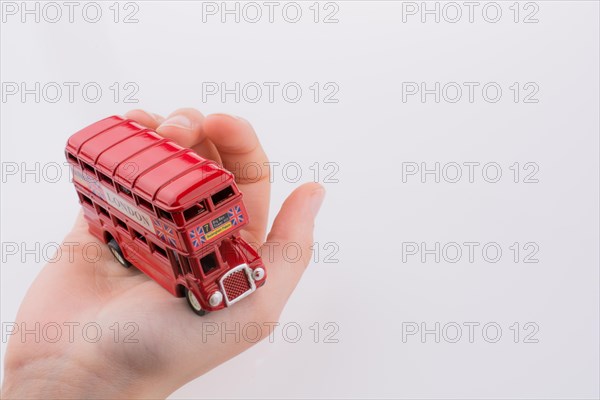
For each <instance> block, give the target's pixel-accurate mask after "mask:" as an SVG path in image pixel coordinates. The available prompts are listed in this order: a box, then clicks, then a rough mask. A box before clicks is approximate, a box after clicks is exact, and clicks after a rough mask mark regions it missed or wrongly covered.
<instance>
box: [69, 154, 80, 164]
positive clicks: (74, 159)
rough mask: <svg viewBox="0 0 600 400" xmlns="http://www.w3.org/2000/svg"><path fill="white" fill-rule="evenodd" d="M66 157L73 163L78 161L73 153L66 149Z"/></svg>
mask: <svg viewBox="0 0 600 400" xmlns="http://www.w3.org/2000/svg"><path fill="white" fill-rule="evenodd" d="M67 159H68V160H69V161H71V162H72V163H75V164H77V163H78V161H77V157H75V156H74V155H73V154H71V153H69V152H68V151H67Z"/></svg>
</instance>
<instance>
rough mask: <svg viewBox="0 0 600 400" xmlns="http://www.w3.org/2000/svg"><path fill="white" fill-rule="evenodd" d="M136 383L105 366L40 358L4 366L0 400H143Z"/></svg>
mask: <svg viewBox="0 0 600 400" xmlns="http://www.w3.org/2000/svg"><path fill="white" fill-rule="evenodd" d="M139 389H140V387H139V380H137V382H136V380H135V379H133V378H132V377H129V376H124V375H120V376H117V375H115V374H114V370H112V371H111V368H110V367H109V366H106V367H103V368H102V369H96V368H94V369H93V370H91V369H89V368H86V367H85V366H83V365H81V364H79V363H77V362H73V361H72V360H56V359H54V360H52V359H42V360H36V361H31V362H27V363H26V364H23V365H20V366H9V365H8V363H7V365H6V369H5V374H4V382H3V384H2V391H1V394H2V395H1V396H0V397H1V398H2V399H27V398H33V399H42V398H44V399H81V398H107V399H121V398H123V399H133V398H140V397H144V396H143V393H141V391H140V390H139Z"/></svg>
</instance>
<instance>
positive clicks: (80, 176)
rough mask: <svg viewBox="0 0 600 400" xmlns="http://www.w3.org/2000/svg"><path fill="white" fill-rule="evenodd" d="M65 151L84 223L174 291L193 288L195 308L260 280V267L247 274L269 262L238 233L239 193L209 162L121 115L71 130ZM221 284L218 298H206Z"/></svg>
mask: <svg viewBox="0 0 600 400" xmlns="http://www.w3.org/2000/svg"><path fill="white" fill-rule="evenodd" d="M66 156H67V160H68V161H69V163H70V165H71V167H72V170H73V183H74V185H75V189H76V190H77V192H78V195H79V199H80V203H81V204H82V207H83V210H84V215H85V218H86V220H87V221H88V223H89V229H90V232H91V233H92V234H93V235H94V236H96V237H98V238H99V239H100V240H102V241H103V242H104V243H109V242H110V241H111V239H114V241H116V243H117V244H118V247H119V248H120V251H121V255H122V256H123V257H124V258H125V259H126V260H127V261H128V262H129V263H131V264H133V265H134V266H135V267H137V268H138V269H140V270H141V271H143V272H144V273H146V275H148V276H149V277H150V278H152V279H154V280H155V281H156V282H157V283H159V284H160V285H161V286H163V287H164V288H165V289H167V290H168V291H169V292H171V293H172V294H173V295H175V296H184V295H185V293H186V291H188V290H189V291H191V293H192V294H193V296H195V298H196V299H197V300H198V302H199V303H200V305H201V307H202V310H201V311H198V310H196V311H197V312H198V313H199V314H202V313H203V312H205V311H215V310H219V309H222V308H224V307H225V306H227V305H228V304H231V303H232V302H235V300H236V299H241V298H242V297H244V296H245V295H248V294H250V293H251V292H252V291H254V289H255V288H256V287H259V286H262V285H263V284H264V283H265V279H266V274H262V275H263V276H262V277H260V279H256V280H255V279H254V278H253V277H254V276H256V275H257V274H255V273H254V271H255V270H256V269H257V268H262V269H263V270H264V269H265V267H264V264H263V262H262V260H261V259H260V257H259V256H258V254H257V253H256V251H255V250H254V249H253V248H252V247H251V246H250V245H249V244H248V243H246V242H245V241H244V240H243V239H242V238H241V237H240V234H239V232H240V229H241V228H243V227H244V226H246V225H247V224H248V214H247V212H246V209H245V207H244V203H243V201H242V193H240V192H239V190H238V188H237V186H236V184H235V180H234V177H233V174H231V173H230V172H229V171H226V170H225V169H223V168H221V167H220V166H219V165H218V164H216V163H215V162H214V161H211V160H206V159H204V158H202V157H200V156H198V155H197V154H196V153H195V152H194V151H192V150H190V149H186V148H183V147H181V146H179V145H177V144H176V143H174V142H172V141H171V140H168V139H164V138H162V137H160V136H159V135H158V134H157V133H155V132H154V131H152V130H150V129H147V128H144V127H143V126H141V125H139V124H137V123H136V122H134V121H131V120H128V119H124V118H121V117H118V116H113V117H109V118H106V119H103V120H101V121H99V122H96V123H95V124H92V125H90V126H88V127H87V128H84V129H82V130H80V131H79V132H77V133H75V134H74V135H73V136H71V137H70V138H69V140H68V142H67V146H66ZM117 260H118V258H117ZM258 275H260V274H258ZM217 291H218V292H221V294H222V296H223V300H222V301H221V303H220V304H218V305H214V306H211V304H210V303H209V299H210V296H211V295H213V294H215V293H216V292H217ZM215 298H218V295H217V296H215ZM188 301H189V299H188ZM192 308H193V307H192Z"/></svg>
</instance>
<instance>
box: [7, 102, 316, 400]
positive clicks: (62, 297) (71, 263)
mask: <svg viewBox="0 0 600 400" xmlns="http://www.w3.org/2000/svg"><path fill="white" fill-rule="evenodd" d="M126 116H127V117H128V118H131V119H133V120H135V121H137V122H138V123H140V124H142V125H145V126H147V127H149V128H151V129H154V130H156V131H157V132H158V133H159V134H160V135H162V136H164V137H167V138H170V139H172V140H174V141H175V142H177V143H178V144H180V145H182V146H185V147H189V148H191V149H193V150H194V151H196V152H197V153H198V154H199V155H201V156H203V157H205V158H210V159H213V160H215V161H217V162H219V163H221V164H222V165H223V166H224V167H225V168H227V169H229V170H231V171H232V172H234V174H236V182H237V184H238V187H239V189H240V190H241V191H242V192H243V194H244V202H245V204H246V208H247V210H248V213H249V215H250V224H249V225H247V227H246V229H245V231H243V232H242V235H243V236H244V238H245V239H247V240H248V241H250V242H251V243H258V244H259V245H261V247H260V248H259V253H262V255H263V261H264V262H265V266H266V269H267V271H268V278H267V283H266V284H265V285H264V286H263V287H262V288H260V289H259V290H257V291H256V292H254V293H253V294H252V295H251V296H249V297H247V298H245V299H243V300H242V301H240V302H238V303H236V304H235V306H233V307H231V308H226V309H224V310H221V311H218V312H214V313H210V314H208V315H206V316H204V317H198V316H197V315H195V314H194V313H193V312H192V311H191V310H190V309H189V307H188V305H187V304H186V303H185V301H184V300H183V299H181V298H176V297H174V296H172V295H171V294H170V293H168V292H167V291H166V290H164V289H163V288H162V287H160V286H159V285H158V284H156V283H155V282H154V281H152V280H151V279H150V278H148V277H147V276H146V275H144V274H143V273H141V272H140V271H138V270H137V269H136V268H129V269H125V268H123V267H122V266H121V265H119V264H118V263H117V262H116V260H115V259H114V257H113V256H112V255H111V254H110V252H109V251H108V248H107V247H106V246H105V245H104V244H102V243H101V242H100V241H98V240H97V239H96V238H95V237H94V236H92V235H91V234H90V233H89V232H88V229H87V223H86V222H85V220H84V219H83V217H82V215H80V216H79V217H78V219H77V221H76V223H75V225H74V227H73V229H72V231H71V232H70V233H69V234H68V235H67V237H66V238H65V240H64V242H63V246H62V247H61V252H60V254H61V257H57V260H56V261H55V262H52V263H49V264H48V265H46V266H45V267H44V268H43V269H42V271H41V272H40V274H39V276H38V277H37V278H36V279H35V281H34V282H33V284H32V285H31V287H30V289H29V291H28V292H27V295H26V296H25V299H24V300H23V303H22V304H21V307H20V309H19V312H18V314H17V318H16V323H17V324H18V326H23V324H24V326H25V327H27V329H30V330H31V329H33V327H34V326H35V324H36V323H40V325H41V326H42V327H43V326H46V327H48V326H50V327H51V326H53V324H58V325H60V327H61V331H62V335H61V336H57V333H56V332H57V330H55V329H50V328H49V329H48V330H47V331H45V333H44V334H43V335H42V336H41V337H39V335H38V338H37V340H36V335H35V334H27V335H24V336H23V335H21V332H16V334H14V335H12V336H10V339H9V342H8V346H7V350H6V355H5V359H4V363H5V364H4V365H5V379H4V384H3V387H2V398H3V399H11V398H18V399H26V398H62V399H64V398H105V399H106V398H127V399H131V398H164V397H167V396H168V395H169V394H170V393H172V392H173V391H175V390H176V389H178V388H179V387H181V386H183V385H184V384H185V383H187V382H189V381H191V380H193V379H195V378H197V377H199V376H200V375H202V374H204V373H206V372H208V371H210V370H211V369H213V368H215V367H216V366H218V365H220V364H222V363H224V362H225V361H227V360H229V359H230V358H232V357H234V356H236V355H237V354H239V353H241V352H243V351H244V350H246V349H248V348H249V347H251V346H252V345H254V344H255V343H256V342H257V340H259V339H264V338H265V337H268V335H269V334H270V332H271V329H272V326H273V325H272V324H273V323H274V322H276V321H277V320H278V318H279V316H280V314H281V312H282V310H283V307H284V306H285V303H286V302H287V300H288V298H289V296H290V294H291V293H292V291H293V290H294V288H295V287H296V285H297V283H298V281H299V280H300V278H301V276H302V274H303V272H304V270H305V268H306V266H307V265H308V263H309V261H310V258H311V254H312V251H311V249H310V246H311V244H312V240H313V239H312V236H313V228H314V219H315V217H316V214H317V212H318V210H319V207H320V205H321V202H322V200H323V197H324V189H323V187H322V186H320V185H318V184H315V183H308V184H304V185H302V186H300V187H298V188H297V189H296V190H295V191H294V192H293V193H292V194H291V195H290V196H289V197H288V198H287V199H286V201H285V202H284V204H283V205H282V207H281V210H280V211H279V213H278V215H277V217H276V219H275V221H274V223H273V226H272V228H271V231H270V232H269V234H268V236H266V231H267V216H268V210H269V197H270V180H269V169H268V168H267V167H266V164H265V163H266V162H267V161H268V160H267V156H266V154H265V153H264V151H263V149H262V147H261V145H260V142H259V141H258V138H257V136H256V133H255V132H254V129H253V128H252V126H251V125H250V124H249V123H248V122H247V121H246V120H244V119H241V118H237V117H233V116H229V115H224V114H214V115H209V116H207V117H205V116H203V115H202V114H201V113H200V112H199V111H197V110H195V109H191V108H185V109H179V110H176V111H174V112H173V113H172V114H171V115H169V116H168V117H167V118H163V117H161V116H159V115H156V114H152V113H149V112H146V111H143V110H133V111H130V112H128V113H127V114H126ZM250 162H251V163H253V165H259V166H262V165H265V169H264V170H263V171H262V172H263V173H262V175H261V178H260V179H253V180H248V179H247V178H245V177H243V176H239V174H237V173H236V172H237V171H240V170H242V169H241V168H240V166H243V165H244V164H246V163H250ZM236 166H237V169H236ZM265 237H266V239H265ZM73 242H74V243H77V245H72V244H71V245H65V243H67V244H68V243H73ZM290 242H295V243H297V244H298V245H299V246H300V248H301V249H302V257H301V258H300V260H299V261H297V262H290V260H289V259H287V260H286V259H285V258H284V257H283V254H281V252H280V251H279V252H278V251H274V250H273V249H274V248H275V249H280V248H281V246H282V245H283V244H285V243H290ZM87 243H93V244H96V246H94V247H95V248H98V247H100V248H102V252H101V254H100V257H99V260H98V259H97V258H98V257H94V255H92V256H89V255H88V256H87V257H84V252H83V251H82V249H83V245H85V244H87ZM274 244H278V247H273V245H274ZM88 248H89V246H88ZM90 322H94V323H96V324H98V325H99V326H100V327H101V332H102V334H101V335H100V337H99V338H98V335H97V331H96V330H95V329H88V330H87V334H86V336H85V337H84V335H83V328H82V327H83V326H84V325H85V324H86V323H90ZM65 323H66V325H65ZM69 323H72V324H71V325H69ZM115 323H118V324H119V325H118V329H117V328H115ZM127 323H131V324H130V325H127V328H126V324H127ZM236 323H239V324H240V325H241V326H244V324H258V325H259V326H260V327H261V329H260V330H256V329H254V330H252V331H248V332H252V333H251V334H250V333H249V334H248V336H249V337H251V338H252V339H251V340H244V338H241V340H235V337H233V336H232V335H229V336H225V337H224V338H223V337H221V335H220V333H219V332H217V333H214V331H215V329H217V330H218V329H220V328H221V327H226V329H233V328H234V327H235V324H236ZM75 324H78V325H75ZM132 324H133V325H132ZM69 326H72V329H73V331H72V332H73V334H72V335H70V334H69ZM253 326H256V325H253ZM136 327H137V330H135V328H136ZM38 331H39V329H38ZM117 332H118V336H116V333H117ZM255 332H256V333H257V334H258V338H256V340H255V337H254V336H255ZM129 334H133V336H128V335H129ZM85 338H87V339H85ZM96 340H97V341H96ZM135 341H137V342H135Z"/></svg>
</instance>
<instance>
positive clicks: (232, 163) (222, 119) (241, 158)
mask: <svg viewBox="0 0 600 400" xmlns="http://www.w3.org/2000/svg"><path fill="white" fill-rule="evenodd" d="M203 131H204V134H205V135H206V137H207V138H208V139H210V140H211V142H212V143H213V144H214V145H215V147H216V148H217V150H218V151H219V154H220V155H221V160H222V162H223V167H225V168H226V169H227V170H229V171H231V172H232V173H233V175H234V176H235V181H236V183H237V185H238V187H239V189H240V191H241V192H242V193H243V194H244V204H245V205H246V209H247V210H248V214H249V216H250V224H249V225H248V228H247V229H246V230H247V231H248V232H249V233H250V234H251V235H252V236H253V238H254V239H255V240H256V241H257V242H258V243H259V244H262V242H263V241H264V239H265V234H266V229H267V218H268V215H269V199H270V192H271V183H270V179H269V173H270V169H269V159H268V158H267V155H266V154H265V152H264V150H263V148H262V146H261V145H260V142H259V140H258V137H257V136H256V132H254V129H253V128H252V125H250V123H249V122H248V121H246V120H245V119H242V118H236V117H233V116H230V115H226V114H212V115H209V116H208V117H206V118H205V120H204V125H203Z"/></svg>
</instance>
